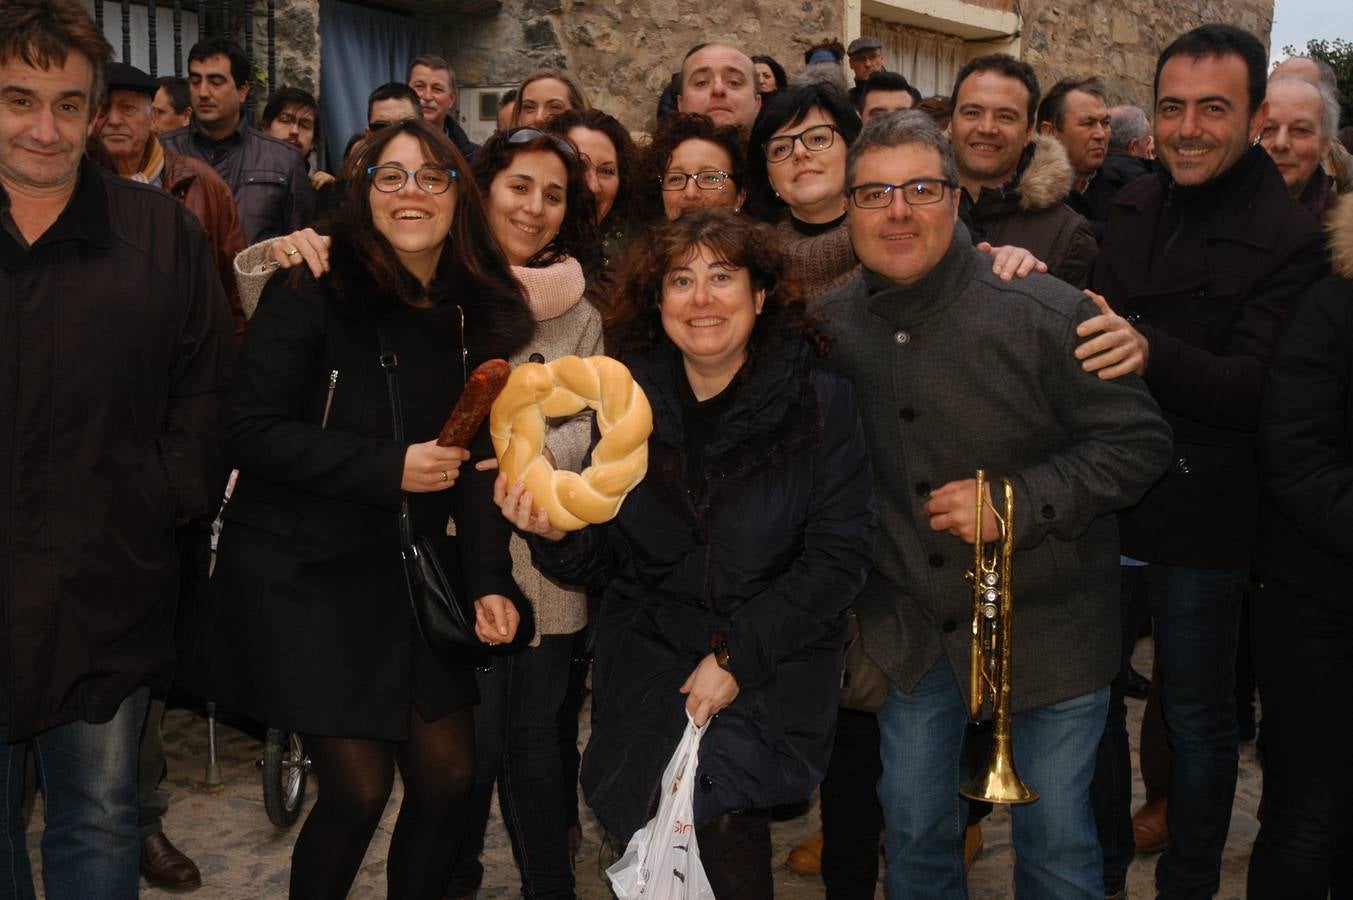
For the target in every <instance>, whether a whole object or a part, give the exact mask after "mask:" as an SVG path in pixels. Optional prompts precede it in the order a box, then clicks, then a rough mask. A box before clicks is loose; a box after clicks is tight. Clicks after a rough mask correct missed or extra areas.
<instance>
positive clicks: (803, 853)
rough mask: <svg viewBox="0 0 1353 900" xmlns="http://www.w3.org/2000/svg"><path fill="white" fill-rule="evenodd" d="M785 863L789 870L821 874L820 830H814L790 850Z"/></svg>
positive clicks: (804, 873) (803, 873) (802, 873)
mask: <svg viewBox="0 0 1353 900" xmlns="http://www.w3.org/2000/svg"><path fill="white" fill-rule="evenodd" d="M785 865H787V866H789V868H790V870H791V871H794V872H798V873H799V874H800V875H821V874H822V832H820V831H817V832H814V833H813V834H811V835H809V836H808V837H807V838H805V839H804V840H803V843H801V844H799V845H798V846H797V847H795V848H794V849H793V850H790V851H789V858H788V859H786V860H785Z"/></svg>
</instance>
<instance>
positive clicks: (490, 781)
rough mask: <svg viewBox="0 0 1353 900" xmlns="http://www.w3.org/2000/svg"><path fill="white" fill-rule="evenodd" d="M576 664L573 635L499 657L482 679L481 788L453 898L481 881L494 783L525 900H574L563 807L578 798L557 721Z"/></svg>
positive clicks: (474, 798)
mask: <svg viewBox="0 0 1353 900" xmlns="http://www.w3.org/2000/svg"><path fill="white" fill-rule="evenodd" d="M572 661H573V635H571V634H560V635H545V636H543V637H542V638H541V639H540V646H539V647H529V648H526V649H524V650H521V651H519V652H517V653H513V654H511V655H508V656H500V657H495V658H494V660H493V670H492V671H490V672H478V673H476V677H477V678H478V681H479V695H480V701H479V705H478V706H477V707H475V783H474V789H473V791H472V793H471V795H470V811H469V815H468V820H467V821H466V823H465V837H464V839H463V840H462V842H461V848H460V852H459V853H458V854H457V856H456V865H455V869H454V871H453V873H452V876H451V884H450V887H449V889H448V891H447V896H450V897H462V896H465V895H466V894H471V893H473V892H474V891H475V890H477V889H478V888H479V886H480V882H481V881H482V880H483V877H484V866H483V864H482V863H480V861H479V855H480V853H481V852H482V851H483V849H484V830H485V828H486V827H487V825H488V820H489V805H490V803H491V802H492V799H493V785H494V782H495V781H496V782H497V783H498V807H499V809H500V810H501V811H502V813H503V824H504V825H505V826H506V827H507V833H508V837H509V838H510V839H511V841H512V856H513V857H514V858H515V859H516V862H517V867H518V868H519V869H520V870H521V880H522V886H521V889H522V896H524V897H528V898H563V900H571V898H572V897H573V867H572V865H571V863H570V860H569V850H568V827H569V822H568V819H569V816H568V811H567V807H566V805H565V799H566V797H571V796H572V794H571V793H566V791H565V788H566V785H565V784H564V774H563V768H564V767H563V763H562V762H561V761H560V758H559V720H558V716H559V708H560V707H561V706H562V705H563V703H564V693H565V690H566V689H567V687H568V680H569V666H570V664H571V663H572Z"/></svg>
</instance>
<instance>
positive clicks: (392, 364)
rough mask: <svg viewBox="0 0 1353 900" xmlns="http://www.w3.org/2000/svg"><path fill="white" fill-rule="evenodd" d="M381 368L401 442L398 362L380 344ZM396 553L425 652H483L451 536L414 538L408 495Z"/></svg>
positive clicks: (461, 655)
mask: <svg viewBox="0 0 1353 900" xmlns="http://www.w3.org/2000/svg"><path fill="white" fill-rule="evenodd" d="M381 344H382V349H381V368H382V369H384V370H385V384H386V388H387V389H388V390H389V392H390V417H391V419H392V421H393V423H394V432H395V440H396V441H400V442H403V440H404V413H403V410H402V408H401V406H400V403H399V382H398V380H397V379H396V376H395V371H396V369H398V368H399V360H398V358H397V357H396V356H395V354H394V353H393V352H391V351H390V350H388V349H385V347H384V344H385V340H384V337H383V336H382V338H381ZM399 552H400V555H401V556H402V557H403V560H404V579H405V581H407V582H408V586H409V605H410V606H411V607H412V608H413V620H414V622H415V623H416V624H417V626H418V633H419V634H420V635H421V636H422V638H423V643H424V644H426V645H427V647H428V649H429V650H431V651H432V652H433V653H434V654H436V655H438V656H443V657H448V658H461V659H463V658H465V655H466V651H474V652H475V653H478V652H479V651H481V650H482V649H483V647H484V645H483V643H482V642H481V641H480V640H479V637H478V635H476V634H475V614H474V608H473V606H471V605H470V604H469V603H468V602H467V599H466V597H465V585H464V582H463V581H462V579H461V572H460V550H459V548H458V547H457V545H456V539H455V538H454V537H451V536H450V535H445V534H440V535H423V534H420V535H417V536H415V535H414V533H413V527H412V525H411V524H410V521H409V495H408V494H407V493H401V494H400V498H399Z"/></svg>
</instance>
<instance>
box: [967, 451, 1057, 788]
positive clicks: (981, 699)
mask: <svg viewBox="0 0 1353 900" xmlns="http://www.w3.org/2000/svg"><path fill="white" fill-rule="evenodd" d="M986 484H987V473H986V472H985V471H984V470H982V469H978V470H977V521H976V523H975V524H974V526H973V543H972V546H973V567H972V571H971V572H969V573H968V580H969V581H971V582H972V590H973V594H972V596H973V603H972V666H971V670H970V682H969V688H970V694H969V701H968V714H969V715H970V716H971V717H972V718H973V719H974V720H976V719H978V718H979V717H980V716H981V715H982V707H983V706H984V705H985V703H986V699H987V697H988V696H990V697H991V707H992V711H991V719H992V732H993V735H992V747H991V755H990V756H989V757H988V758H987V763H986V765H985V766H983V768H982V771H981V772H980V773H979V774H978V775H977V777H976V778H974V779H972V780H971V781H969V782H968V783H967V784H965V785H963V787H961V788H959V793H960V794H962V795H963V796H964V797H967V798H969V799H972V800H985V801H987V802H988V803H1032V802H1034V801H1035V800H1037V799H1038V791H1036V790H1034V789H1033V788H1031V787H1029V786H1028V785H1026V784H1025V783H1024V782H1023V781H1021V780H1020V777H1019V774H1018V773H1017V772H1016V771H1015V757H1014V752H1013V751H1012V750H1011V746H1010V726H1011V719H1012V713H1011V711H1010V658H1011V657H1010V635H1011V632H1012V631H1013V628H1012V627H1011V626H1012V620H1011V612H1012V608H1013V605H1014V604H1013V601H1012V595H1011V589H1010V559H1011V557H1012V556H1014V553H1015V491H1014V489H1013V488H1012V487H1011V486H1010V479H1009V478H1004V477H1002V478H1001V488H1002V492H1003V494H1004V498H1003V499H1004V501H1005V502H1004V503H1003V504H1002V506H1003V509H1000V510H998V509H996V508H995V506H994V505H991V504H989V503H988V502H987V499H986V497H987V492H986ZM988 506H991V511H992V512H993V513H994V514H995V516H996V524H997V528H998V530H999V531H1000V534H999V536H998V542H997V546H996V548H995V549H994V551H993V552H992V553H991V554H990V555H988V553H987V550H986V547H985V546H984V544H983V537H982V519H983V513H984V512H985V511H986V508H987V507H988Z"/></svg>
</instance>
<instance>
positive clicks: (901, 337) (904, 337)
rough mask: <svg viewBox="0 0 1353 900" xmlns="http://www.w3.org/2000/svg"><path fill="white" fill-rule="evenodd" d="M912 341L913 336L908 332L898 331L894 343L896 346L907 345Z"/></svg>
mask: <svg viewBox="0 0 1353 900" xmlns="http://www.w3.org/2000/svg"><path fill="white" fill-rule="evenodd" d="M910 340H911V334H909V333H908V332H906V331H898V332H897V333H896V334H894V335H893V342H894V343H896V344H899V345H901V344H905V343H907V342H908V341H910Z"/></svg>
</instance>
